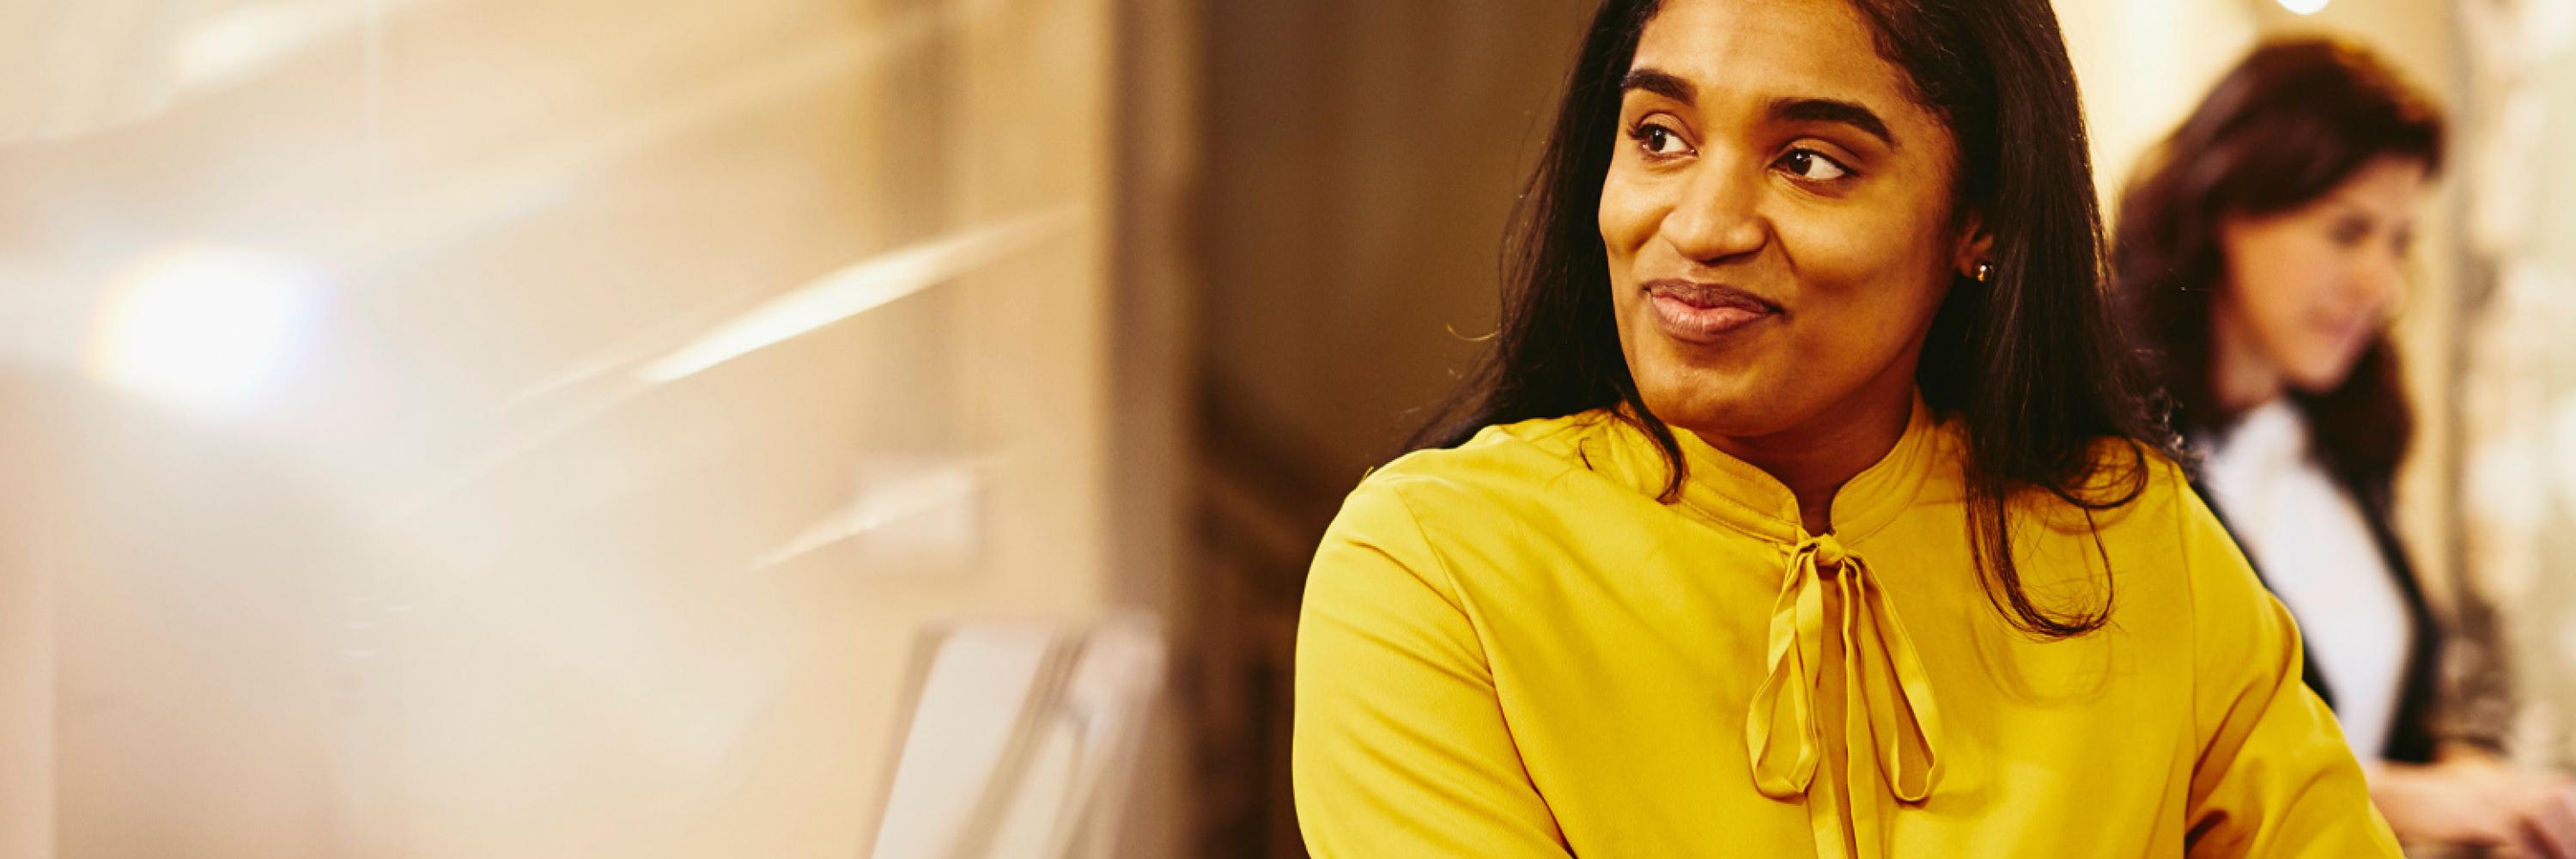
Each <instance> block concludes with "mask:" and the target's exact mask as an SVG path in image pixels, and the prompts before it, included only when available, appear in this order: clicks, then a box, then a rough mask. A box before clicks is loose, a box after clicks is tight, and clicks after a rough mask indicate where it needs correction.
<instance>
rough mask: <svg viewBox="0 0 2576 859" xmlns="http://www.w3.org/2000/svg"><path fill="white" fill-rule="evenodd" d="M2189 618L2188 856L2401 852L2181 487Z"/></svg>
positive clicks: (2248, 588) (2338, 738)
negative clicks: (2192, 752)
mask: <svg viewBox="0 0 2576 859" xmlns="http://www.w3.org/2000/svg"><path fill="white" fill-rule="evenodd" d="M2181 494H2182V500H2183V505H2182V511H2181V512H2182V515H2181V516H2180V517H2178V518H2179V520H2180V527H2181V530H2182V535H2181V536H2182V552H2183V562H2184V566H2185V567H2186V568H2187V574H2188V575H2189V576H2190V581H2191V589H2192V613H2193V621H2192V624H2193V627H2192V629H2193V633H2192V639H2193V651H2194V652H2193V660H2194V678H2193V720H2194V724H2195V725H2196V726H2197V729H2198V737H2199V741H2200V758H2199V760H2198V761H2197V762H2196V763H2195V764H2194V765H2193V769H2192V778H2191V788H2190V795H2189V798H2188V802H2189V804H2188V806H2187V807H2186V808H2185V810H2184V814H2185V815H2186V821H2185V823H2186V825H2187V826H2188V827H2189V829H2188V834H2187V835H2186V841H2187V843H2188V844H2189V850H2188V852H2189V854H2190V855H2191V856H2195V857H2200V856H2212V857H2215V856H2229V857H2237V856H2261V857H2357V856H2384V857H2392V859H2393V857H2396V856H2398V855H2399V853H2398V848H2397V841H2396V837H2395V836H2394V835H2392V834H2390V832H2389V830H2388V824H2387V823H2386V822H2385V821H2383V820H2381V819H2380V816H2379V812H2378V810H2377V809H2374V808H2372V807H2371V804H2370V791H2369V788H2368V786H2367V785H2366V784H2365V783H2364V781H2363V779H2362V772H2361V766H2360V764H2359V763H2357V762H2355V761H2354V760H2353V756H2352V751H2351V749H2350V747H2349V746H2347V745H2346V743H2345V741H2344V739H2343V732H2342V730H2341V729H2340V728H2339V727H2337V726H2336V724H2335V720H2334V714H2333V713H2332V712H2331V711H2329V710H2327V709H2326V706H2325V702H2323V701H2320V700H2318V698H2317V696H2316V693H2315V692H2313V691H2310V690H2309V689H2308V686H2307V684H2306V683H2305V682H2303V681H2302V680H2301V675H2300V671H2301V667H2302V665H2303V664H2304V663H2303V661H2302V659H2301V655H2300V651H2299V646H2300V645H2299V633H2298V630H2297V628H2296V627H2295V626H2293V624H2292V623H2291V620H2290V614H2289V611H2288V610H2287V609H2285V608H2283V607H2282V606H2281V603H2280V601H2279V600H2278V599H2275V598H2273V596H2272V594H2271V592H2270V591H2268V590H2266V589H2265V588H2264V587H2263V585H2262V583H2261V581H2260V580H2258V579H2256V578H2255V577H2254V570H2253V567H2252V566H2251V565H2249V564H2247V563H2246V561H2245V556H2244V555H2243V554H2242V553H2241V552H2239V551H2238V549H2237V547H2236V543H2235V541H2234V540H2233V539H2231V538H2229V537H2228V535H2227V532H2226V530H2225V529H2224V528H2222V527H2221V526H2220V525H2219V524H2218V520H2217V519H2216V517H2214V516H2212V515H2210V512H2209V507H2208V505H2206V504H2204V503H2202V501H2201V499H2200V496H2199V495H2197V494H2195V493H2193V492H2191V491H2189V490H2184V491H2183V492H2182V493H2181Z"/></svg>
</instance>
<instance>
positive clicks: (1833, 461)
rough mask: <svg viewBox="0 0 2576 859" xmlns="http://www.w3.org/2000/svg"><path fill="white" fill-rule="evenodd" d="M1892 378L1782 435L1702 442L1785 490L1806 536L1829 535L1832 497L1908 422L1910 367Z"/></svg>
mask: <svg viewBox="0 0 2576 859" xmlns="http://www.w3.org/2000/svg"><path fill="white" fill-rule="evenodd" d="M1893 378H1894V379H1895V380H1896V382H1898V383H1901V384H1887V383H1879V384H1872V385H1870V386H1866V387H1864V388H1863V389H1862V390H1860V391H1855V392H1853V395H1852V396H1851V397H1849V398H1846V399H1845V400H1844V401H1843V402H1842V403H1840V404H1837V405H1835V406H1834V407H1831V408H1827V409H1825V410H1824V411H1822V412H1820V413H1819V414H1818V415H1817V416H1816V417H1814V418H1810V419H1808V420H1807V421H1805V422H1803V423H1802V424H1800V425H1798V426H1796V427H1792V428H1790V429H1789V430H1788V431H1785V432H1777V433H1772V434H1769V435H1763V436H1717V435H1707V434H1703V435H1702V437H1703V438H1705V439H1706V440H1707V441H1708V443H1709V444H1710V445H1713V446H1715V447H1716V448H1717V449H1718V450H1720V451H1724V452H1725V453H1726V454H1727V455H1728V456H1732V457H1735V458H1736V459H1740V460H1743V461H1745V462H1746V463H1749V464H1751V465H1752V466H1753V467H1755V468H1759V469H1762V471H1763V472H1764V473H1766V474H1769V475H1771V477H1772V479H1775V480H1778V481H1780V483H1781V484H1782V485H1784V486H1787V487H1789V491H1790V492H1791V493H1792V494H1795V495H1796V496H1797V497H1798V515H1799V518H1801V519H1803V520H1804V522H1803V524H1804V525H1805V527H1806V530H1807V533H1810V534H1823V533H1827V532H1829V531H1832V530H1833V503H1834V494H1835V493H1836V492H1837V491H1839V490H1841V489H1842V486H1843V484H1844V483H1847V482H1849V481H1850V480H1851V479H1852V477H1853V476H1855V475H1858V474H1860V473H1861V472H1862V471H1865V470H1867V469H1868V468H1869V467H1870V466H1871V465H1874V464H1877V462H1878V461H1879V460H1880V459H1883V458H1885V457H1886V456H1887V452H1888V451H1890V450H1893V449H1895V447H1896V442H1897V441H1898V440H1899V439H1901V438H1903V437H1904V436H1905V426H1906V424H1907V423H1908V422H1910V421H1911V420H1912V419H1913V416H1914V372H1913V368H1912V367H1910V366H1909V367H1905V368H1903V372H1902V373H1900V374H1895V375H1894V376H1893Z"/></svg>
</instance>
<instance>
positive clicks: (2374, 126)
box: [2113, 38, 2443, 503]
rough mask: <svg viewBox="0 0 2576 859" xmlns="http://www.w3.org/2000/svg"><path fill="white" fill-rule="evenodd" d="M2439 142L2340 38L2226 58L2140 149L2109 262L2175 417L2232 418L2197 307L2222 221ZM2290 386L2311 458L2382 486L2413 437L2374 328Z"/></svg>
mask: <svg viewBox="0 0 2576 859" xmlns="http://www.w3.org/2000/svg"><path fill="white" fill-rule="evenodd" d="M2442 138H2443V130H2442V116H2441V112H2440V111H2439V110H2438V109H2437V108H2435V107H2434V106H2433V102H2432V99H2431V98H2429V97H2427V96H2425V95H2424V94H2423V93H2422V91H2420V90H2418V89H2416V88H2415V87H2413V86H2412V85H2410V84H2408V83H2407V82H2406V81H2405V79H2404V78H2403V77H2401V76H2399V75H2398V74H2397V72H2396V71H2395V70H2394V69H2392V68H2391V67H2390V66H2389V65H2388V64H2387V63H2386V62H2383V61H2381V60H2380V59H2379V58H2378V57H2376V56H2374V55H2372V54H2371V53H2370V52H2368V51H2366V50H2364V49H2362V48H2360V47H2357V46H2354V45H2350V44H2346V43H2343V42H2338V41H2333V40H2330V39H2320V38H2293V39H2285V40H2278V41H2271V42H2266V43H2264V44H2263V45H2261V46H2260V47H2257V48H2256V49H2255V50H2254V52H2253V53H2252V54H2249V55H2247V56H2246V57H2245V59H2244V60H2243V61H2241V62H2239V63H2237V65H2236V68H2235V69H2234V70H2232V71H2230V72H2228V73H2227V76H2226V77H2224V78H2221V79H2220V80H2219V82H2218V85H2217V86H2216V87H2214V88H2212V89H2211V90H2210V92H2209V97H2208V98H2207V99H2204V100H2203V101H2202V102H2201V103H2200V107H2199V108H2198V109H2196V110H2193V111H2192V113H2191V116H2190V117H2188V118H2186V119H2184V120H2183V123H2182V125H2181V127H2179V128H2176V129H2175V130H2174V132H2173V136H2171V137H2169V138H2167V139H2166V140H2165V141H2164V143H2163V144H2162V145H2161V146H2159V147H2158V148H2157V149H2156V150H2154V151H2153V152H2150V153H2149V154H2148V157H2147V160H2146V163H2145V165H2144V166H2143V167H2142V168H2141V170H2140V172H2139V176H2138V178H2137V179H2136V180H2135V182H2134V184H2132V185H2131V186H2130V188H2129V190H2128V192H2127V193H2126V194H2125V195H2123V197H2122V200H2121V204H2120V225H2119V240H2118V242H2117V244H2116V246H2115V247H2116V250H2115V251H2114V254H2113V259H2114V265H2115V267H2116V269H2117V272H2118V276H2119V283H2120V290H2121V293H2122V297H2123V299H2124V300H2125V301H2126V302H2127V303H2128V304H2129V305H2130V307H2131V318H2133V319H2134V320H2136V322H2137V324H2138V326H2139V327H2140V329H2141V330H2142V331H2143V333H2144V337H2143V338H2142V339H2144V340H2146V341H2147V342H2148V343H2149V344H2151V345H2152V346H2153V347H2154V355H2155V357H2156V365H2157V371H2158V374H2159V375H2160V376H2161V377H2162V379H2161V381H2162V382H2163V383H2164V386H2165V388H2166V389H2167V390H2168V391H2170V392H2171V396H2172V398H2173V402H2174V405H2175V409H2176V415H2175V420H2176V422H2177V424H2178V425H2179V428H2181V429H2182V430H2184V431H2185V432H2187V433H2191V434H2194V435H2203V434H2208V433H2212V432H2216V431H2218V430H2220V429H2221V428H2224V427H2226V426H2228V425H2230V424H2232V423H2234V422H2235V420H2236V418H2238V417H2239V415H2237V414H2235V413H2234V412H2232V411H2230V410H2229V409H2227V408H2226V406H2225V404H2223V403H2220V402H2219V401H2218V399H2217V396H2216V393H2215V392H2214V390H2213V389H2212V383H2213V381H2214V379H2213V375H2212V373H2213V370H2212V367H2211V366H2210V337H2211V327H2210V323H2211V319H2210V315H2211V309H2212V304H2213V299H2215V298H2216V297H2217V295H2218V292H2219V290H2220V289H2222V288H2226V287H2227V284H2226V282H2225V281H2226V274H2227V260H2226V256H2225V253H2224V250H2225V249H2224V248H2222V247H2221V246H2220V244H2219V238H2218V236H2219V225H2220V223H2221V222H2222V221H2224V220H2225V219H2227V218H2230V217H2240V216H2250V217H2259V216H2263V215H2269V214H2274V213H2279V212H2285V211H2289V210H2292V209H2296V208H2299V207H2301V206H2305V205H2307V204H2309V203H2311V202H2314V201H2316V200H2317V199H2318V198H2320V197H2323V196H2325V195H2326V193H2327V192H2329V191H2332V190H2334V189H2335V187H2336V186H2339V185H2342V184H2343V183H2344V181H2345V180H2347V179H2350V178H2352V175H2353V173H2354V172H2356V171H2358V170H2360V169H2361V168H2362V167H2363V166H2364V165H2366V164H2369V163H2370V162H2372V161H2373V160H2376V159H2378V158H2381V157H2385V156H2398V157H2403V158H2409V159H2414V160H2417V161H2420V162H2422V163H2423V164H2424V168H2425V170H2426V172H2428V173H2430V172H2434V171H2438V170H2439V169H2440V168H2441V164H2442V145H2443V144H2442ZM2290 398H2291V401H2292V402H2293V403H2294V404H2296V406H2297V407H2298V409H2299V410H2300V411H2301V412H2302V413H2304V414H2305V415H2306V416H2307V418H2308V421H2307V424H2308V431H2309V434H2310V436H2311V444H2312V449H2313V450H2315V452H2316V456H2317V458H2318V460H2319V462H2320V464H2321V465H2323V466H2324V467H2325V468H2326V470H2327V471H2328V472H2329V473H2330V474H2332V475H2334V476H2335V477H2336V478H2337V479H2338V480H2341V481H2343V482H2344V483H2345V484H2346V485H2347V486H2350V487H2353V488H2355V489H2358V490H2361V491H2363V492H2364V493H2365V494H2368V495H2372V496H2383V495H2384V494H2385V493H2386V490H2387V486H2388V483H2389V480H2390V478H2392V477H2393V476H2394V475H2395V474H2396V472H2397V463H2398V460H2399V459H2400V458H2402V457H2403V456H2405V453H2406V445H2407V443H2408V442H2409V441H2411V440H2412V437H2413V435H2414V412H2413V409H2412V408H2410V407H2409V406H2408V404H2407V400H2406V391H2405V388H2404V386H2403V383H2402V381H2401V380H2400V378H2399V376H2398V363H2397V353H2396V350H2395V349H2394V348H2392V347H2391V346H2390V344H2389V341H2388V335H2387V332H2385V331H2382V332H2380V333H2379V334H2378V335H2377V336H2376V337H2374V338H2372V340H2371V342H2370V345H2369V346H2368V347H2366V348H2365V349H2364V350H2363V352H2362V354H2361V357H2360V358H2359V359H2358V360H2357V361H2356V362H2355V363H2354V364H2353V369H2352V372H2351V374H2350V375H2349V376H2346V377H2345V378H2344V381H2343V384H2341V385H2338V386H2336V387H2335V388H2334V389H2333V390H2330V391H2326V392H2324V393H2319V394H2310V393H2305V392H2296V391H2294V392H2292V393H2291V395H2290ZM2379 500H2380V502H2381V503H2384V498H2382V499H2379Z"/></svg>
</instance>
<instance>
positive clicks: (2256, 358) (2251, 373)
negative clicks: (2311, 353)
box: [2209, 308, 2286, 417]
mask: <svg viewBox="0 0 2576 859" xmlns="http://www.w3.org/2000/svg"><path fill="white" fill-rule="evenodd" d="M2285 387H2286V385H2285V383H2284V382H2283V381H2282V375H2281V368H2280V366H2279V365H2278V364H2276V363H2274V362H2273V361H2272V358H2271V356H2270V355H2267V354H2265V353H2264V351H2263V349H2262V348H2261V347H2260V346H2257V345H2255V343H2254V337H2253V332H2250V331H2247V330H2245V326H2244V325H2243V324H2241V323H2240V322H2239V321H2238V320H2237V318H2236V314H2235V313H2232V312H2229V310H2228V309H2227V308H2219V311H2218V312H2216V313H2212V314H2210V318H2209V395H2210V398H2211V399H2214V400H2216V401H2217V402H2218V409H2219V411H2220V412H2223V413H2226V414H2230V415H2241V414H2244V413H2246V412H2249V411H2253V410H2254V409H2257V408H2261V407H2263V406H2264V405H2267V404H2269V403H2271V402H2272V401H2273V400H2277V399H2280V398H2281V393H2282V391H2283V390H2284V389H2285ZM2211 417H2216V416H2215V415H2213V416H2211Z"/></svg>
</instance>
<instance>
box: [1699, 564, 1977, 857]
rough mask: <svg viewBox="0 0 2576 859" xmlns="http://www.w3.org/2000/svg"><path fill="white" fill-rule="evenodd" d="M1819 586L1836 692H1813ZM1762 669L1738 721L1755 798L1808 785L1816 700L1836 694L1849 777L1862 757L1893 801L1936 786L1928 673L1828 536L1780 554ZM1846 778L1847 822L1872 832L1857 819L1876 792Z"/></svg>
mask: <svg viewBox="0 0 2576 859" xmlns="http://www.w3.org/2000/svg"><path fill="white" fill-rule="evenodd" d="M1826 588H1832V589H1833V591H1834V594H1835V595H1836V596H1838V597H1839V599H1838V600H1837V605H1836V606H1835V607H1834V609H1835V610H1834V612H1833V617H1832V621H1833V623H1834V624H1835V625H1836V627H1837V628H1838V629H1839V630H1840V631H1841V640H1842V654H1841V656H1842V659H1841V663H1842V677H1843V682H1842V684H1841V685H1842V687H1843V688H1841V689H1821V688H1818V687H1819V686H1820V685H1821V678H1822V672H1823V669H1824V665H1823V659H1822V658H1821V656H1820V655H1819V653H1818V651H1819V650H1820V649H1821V648H1822V643H1823V640H1824V625H1825V622H1826V620H1827V618H1826V612H1825V599H1824V597H1825V593H1824V591H1825V589H1826ZM1768 662H1769V669H1770V670H1769V674H1768V675H1767V676H1765V677H1764V678H1763V679H1762V686H1761V688H1759V689H1757V690H1755V692H1754V694H1753V708H1752V712H1751V713H1749V714H1747V716H1746V718H1745V721H1744V743H1745V751H1746V752H1747V753H1748V754H1749V755H1750V756H1751V757H1752V760H1753V781H1754V784H1755V785H1756V786H1757V787H1759V788H1760V789H1761V791H1762V794H1763V795H1764V796H1768V797H1771V798H1773V799H1794V798H1797V797H1800V796H1804V795H1805V794H1806V793H1807V788H1808V785H1809V784H1811V783H1812V782H1813V781H1814V779H1815V775H1816V763H1817V761H1818V760H1820V759H1821V758H1822V757H1823V751H1824V749H1823V734H1822V731H1823V730H1824V727H1825V726H1822V725H1819V724H1817V722H1818V716H1817V714H1816V707H1815V698H1814V696H1816V695H1819V694H1823V695H1841V696H1842V703H1843V707H1842V711H1843V724H1842V725H1841V726H1840V730H1842V731H1843V736H1844V740H1845V746H1844V748H1845V749H1847V750H1849V752H1848V753H1849V755H1850V757H1851V763H1852V767H1851V772H1852V775H1854V776H1858V775H1861V774H1862V772H1863V771H1862V767H1863V766H1865V765H1868V764H1865V763H1864V761H1865V760H1866V761H1874V762H1875V766H1876V767H1877V769H1878V772H1879V774H1880V775H1881V776H1882V777H1883V778H1884V779H1885V781H1886V783H1887V785H1888V788H1889V790H1890V792H1892V793H1893V794H1895V797H1896V799H1897V800H1898V801H1900V802H1904V803H1920V802H1922V801H1924V799H1926V798H1927V797H1930V796H1931V795H1932V789H1933V786H1934V785H1936V784H1938V783H1939V782H1940V780H1941V761H1940V756H1939V751H1940V746H1941V716H1940V710H1939V708H1938V707H1936V706H1935V705H1934V703H1933V700H1932V684H1931V678H1930V675H1928V674H1927V673H1925V671H1924V670H1923V659H1922V656H1921V655H1920V654H1919V653H1917V652H1916V651H1915V649H1914V640H1913V639H1912V638H1910V637H1908V636H1907V635H1906V634H1905V625H1904V624H1903V623H1901V622H1899V621H1898V620H1897V617H1896V607H1895V605H1893V604H1892V603H1890V602H1889V601H1888V598H1887V592H1886V590H1884V589H1883V588H1881V587H1880V586H1879V583H1878V581H1877V578H1876V577H1875V576H1873V575H1871V573H1870V570H1869V565H1868V564H1866V563H1863V562H1862V561H1861V558H1860V556H1859V555H1855V554H1851V553H1850V552H1847V551H1845V550H1844V549H1843V546H1842V544H1841V543H1840V542H1837V541H1836V540H1835V539H1834V538H1833V536H1832V535H1830V534H1828V535H1824V536H1819V537H1810V538H1808V539H1807V540H1806V541H1804V542H1802V543H1799V544H1798V548H1797V551H1796V552H1795V553H1793V554H1792V555H1790V558H1789V565H1788V568H1787V569H1786V570H1785V571H1783V572H1782V574H1781V577H1780V597H1779V599H1778V600H1777V601H1775V602H1774V603H1773V604H1772V606H1771V637H1770V650H1769V656H1768ZM1856 781H1858V780H1857V779H1853V780H1848V781H1847V782H1846V784H1848V785H1849V790H1850V793H1851V802H1852V805H1853V808H1852V812H1853V814H1852V817H1853V821H1852V823H1853V824H1855V825H1860V826H1868V827H1872V828H1874V826H1875V824H1874V823H1862V822H1861V821H1862V820H1864V819H1874V818H1875V817H1876V808H1875V806H1876V805H1877V803H1878V801H1879V800H1878V798H1877V796H1876V795H1875V794H1876V791H1874V790H1872V789H1870V785H1869V784H1868V783H1867V782H1859V783H1853V782H1856ZM1863 812H1867V813H1866V814H1864V813H1863ZM1835 840H1836V841H1837V842H1839V841H1840V838H1839V837H1838V838H1836V839H1835ZM1835 852H1840V851H1839V850H1837V851H1835Z"/></svg>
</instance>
